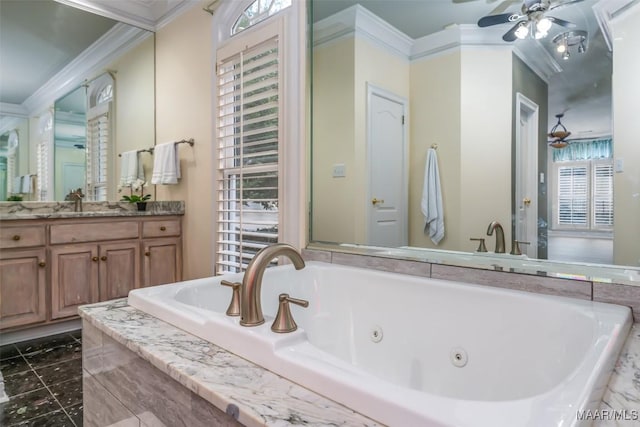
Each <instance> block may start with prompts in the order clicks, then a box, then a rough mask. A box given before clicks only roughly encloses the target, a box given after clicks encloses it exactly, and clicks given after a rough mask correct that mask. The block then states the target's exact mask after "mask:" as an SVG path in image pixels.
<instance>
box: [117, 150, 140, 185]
mask: <svg viewBox="0 0 640 427" xmlns="http://www.w3.org/2000/svg"><path fill="white" fill-rule="evenodd" d="M121 156H122V157H121V159H120V186H128V185H133V184H134V183H136V181H142V182H144V169H143V167H142V159H141V158H140V153H138V151H137V150H133V151H125V152H124V153H122V154H121Z"/></svg>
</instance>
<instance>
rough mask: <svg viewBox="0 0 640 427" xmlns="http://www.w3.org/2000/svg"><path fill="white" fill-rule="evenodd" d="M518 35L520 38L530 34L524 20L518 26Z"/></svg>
mask: <svg viewBox="0 0 640 427" xmlns="http://www.w3.org/2000/svg"><path fill="white" fill-rule="evenodd" d="M515 34H516V37H517V38H519V39H520V40H522V39H525V38H527V36H528V35H529V27H528V26H527V24H525V23H524V22H523V23H521V24H520V25H519V26H518V29H517V30H516V32H515Z"/></svg>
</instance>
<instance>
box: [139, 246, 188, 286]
mask: <svg viewBox="0 0 640 427" xmlns="http://www.w3.org/2000/svg"><path fill="white" fill-rule="evenodd" d="M142 244H143V248H144V249H143V250H144V256H143V257H142V258H143V264H144V267H143V269H144V272H143V276H142V284H143V286H154V285H163V284H165V283H175V282H179V281H181V280H182V239H180V238H167V239H147V240H144V241H143V242H142Z"/></svg>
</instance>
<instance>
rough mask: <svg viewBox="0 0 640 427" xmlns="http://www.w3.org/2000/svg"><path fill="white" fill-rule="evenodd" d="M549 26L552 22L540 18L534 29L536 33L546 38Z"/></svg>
mask: <svg viewBox="0 0 640 427" xmlns="http://www.w3.org/2000/svg"><path fill="white" fill-rule="evenodd" d="M551 24H552V22H551V20H550V19H549V18H542V19H540V20H539V21H538V22H537V24H536V27H537V29H538V32H540V33H544V35H545V36H546V35H547V33H548V32H549V30H550V29H551Z"/></svg>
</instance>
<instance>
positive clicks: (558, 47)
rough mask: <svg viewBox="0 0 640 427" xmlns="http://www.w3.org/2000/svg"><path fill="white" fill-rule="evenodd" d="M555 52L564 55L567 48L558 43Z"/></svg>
mask: <svg viewBox="0 0 640 427" xmlns="http://www.w3.org/2000/svg"><path fill="white" fill-rule="evenodd" d="M556 50H557V51H558V53H565V52H566V50H567V46H565V44H564V43H560V44H559V45H558V46H557V47H556Z"/></svg>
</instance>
